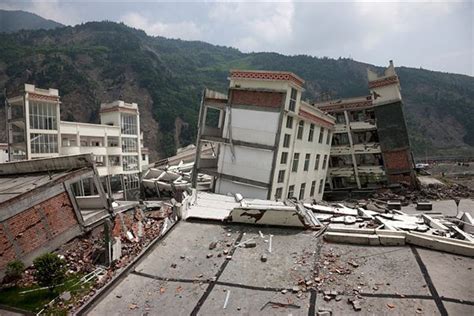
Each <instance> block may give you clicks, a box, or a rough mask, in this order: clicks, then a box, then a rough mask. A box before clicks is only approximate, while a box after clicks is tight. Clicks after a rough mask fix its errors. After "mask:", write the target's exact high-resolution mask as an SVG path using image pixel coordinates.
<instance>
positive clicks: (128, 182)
mask: <svg viewBox="0 0 474 316" xmlns="http://www.w3.org/2000/svg"><path fill="white" fill-rule="evenodd" d="M123 182H124V185H125V188H126V189H127V190H133V189H138V188H139V187H140V177H139V176H138V174H127V175H124V176H123Z"/></svg>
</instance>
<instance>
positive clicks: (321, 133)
mask: <svg viewBox="0 0 474 316" xmlns="http://www.w3.org/2000/svg"><path fill="white" fill-rule="evenodd" d="M323 137H324V127H321V131H320V132H319V140H318V143H320V144H322V143H323Z"/></svg>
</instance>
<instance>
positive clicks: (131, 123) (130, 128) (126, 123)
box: [122, 113, 138, 135]
mask: <svg viewBox="0 0 474 316" xmlns="http://www.w3.org/2000/svg"><path fill="white" fill-rule="evenodd" d="M122 134H126V135H137V134H138V133H137V116H136V115H130V114H124V113H122Z"/></svg>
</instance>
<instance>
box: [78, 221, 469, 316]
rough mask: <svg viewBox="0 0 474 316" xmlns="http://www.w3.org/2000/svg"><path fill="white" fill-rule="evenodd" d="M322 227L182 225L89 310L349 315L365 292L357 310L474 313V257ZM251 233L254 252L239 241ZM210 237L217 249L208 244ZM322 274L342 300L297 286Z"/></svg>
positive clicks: (326, 284) (326, 286)
mask: <svg viewBox="0 0 474 316" xmlns="http://www.w3.org/2000/svg"><path fill="white" fill-rule="evenodd" d="M260 232H261V234H263V238H262V237H261V234H260ZM316 233H317V232H314V231H303V230H296V229H290V228H275V227H258V226H247V225H221V224H214V223H202V222H198V223H197V222H184V221H181V222H179V223H177V224H176V226H175V227H174V228H173V230H171V231H170V232H169V234H168V235H167V236H166V237H165V238H164V239H162V240H161V241H160V242H159V243H157V244H156V245H155V246H154V247H153V248H152V249H151V251H150V252H148V253H147V255H146V256H144V257H143V258H141V259H140V261H139V262H138V263H137V264H136V265H135V266H134V267H132V269H131V270H130V271H129V272H128V274H126V275H125V276H124V277H123V278H121V279H120V280H119V281H118V282H117V283H116V284H115V286H114V287H112V288H111V289H109V290H108V291H107V292H105V293H103V294H102V295H100V296H99V298H98V300H97V301H96V304H95V305H94V306H92V307H91V308H90V309H89V311H87V313H88V314H89V315H143V314H148V315H157V314H159V315H189V314H192V315H197V314H202V315H235V314H245V315H254V314H265V315H268V314H270V315H274V314H282V315H289V314H292V315H315V313H316V312H317V311H318V310H319V309H321V308H330V309H331V310H332V311H333V315H347V314H355V313H356V312H355V311H354V309H353V308H352V305H349V304H348V303H347V299H348V297H352V294H353V291H354V289H357V290H358V291H359V292H360V293H361V294H360V295H361V299H360V301H361V306H362V311H361V312H358V314H363V315H366V314H375V315H380V314H392V313H393V314H398V315H402V314H403V315H405V314H419V313H421V314H426V315H431V314H443V313H444V312H446V311H447V312H449V313H450V314H464V315H468V314H473V313H474V300H473V297H474V287H472V284H474V274H473V273H472V268H473V266H474V259H472V258H466V257H460V256H456V255H451V254H446V253H441V252H437V251H432V250H426V249H420V248H415V247H409V246H405V247H381V246H379V247H375V246H372V247H366V246H354V245H341V244H330V243H327V242H325V241H323V239H322V238H321V237H319V238H318V237H317V236H316ZM270 234H271V235H273V237H272V247H271V249H272V251H271V253H270V252H269V236H270ZM249 239H253V241H255V242H256V247H255V248H241V247H235V244H238V243H239V242H242V241H246V240H249ZM212 242H217V246H216V248H215V249H212V250H210V249H209V244H210V243H212ZM224 250H227V251H229V254H231V255H232V259H230V260H228V259H226V255H223V252H224ZM208 254H212V257H210V258H207V256H208ZM218 254H222V255H221V256H220V257H218ZM262 254H265V255H266V256H267V258H268V260H267V262H262V261H261V260H260V259H261V255H262ZM349 262H356V263H357V264H358V267H353V266H352V265H350V264H349ZM341 271H345V272H344V273H341ZM347 271H350V273H349V274H346V272H347ZM316 277H319V278H321V279H323V280H324V284H323V286H322V290H338V291H341V293H342V294H341V296H342V299H341V300H340V301H335V300H334V299H333V300H331V301H330V302H326V301H325V300H324V299H323V294H322V293H317V292H316V290H310V291H308V292H300V294H298V293H293V292H292V288H293V287H294V286H295V285H297V283H298V281H299V280H301V279H303V280H304V279H306V280H315V278H316ZM283 289H286V290H288V292H287V293H285V294H284V293H282V290H283ZM228 293H229V294H228ZM227 295H228V302H227V306H226V308H225V309H224V308H223V307H224V303H225V300H226V297H227ZM268 302H274V303H281V305H280V306H276V305H266V304H267V303H268Z"/></svg>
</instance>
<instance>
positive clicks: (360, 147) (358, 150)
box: [354, 143, 382, 154]
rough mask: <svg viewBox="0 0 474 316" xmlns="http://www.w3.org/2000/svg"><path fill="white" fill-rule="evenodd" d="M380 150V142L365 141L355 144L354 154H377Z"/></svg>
mask: <svg viewBox="0 0 474 316" xmlns="http://www.w3.org/2000/svg"><path fill="white" fill-rule="evenodd" d="M381 152H382V150H381V149H380V143H367V144H355V145H354V153H355V154H379V153H381Z"/></svg>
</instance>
